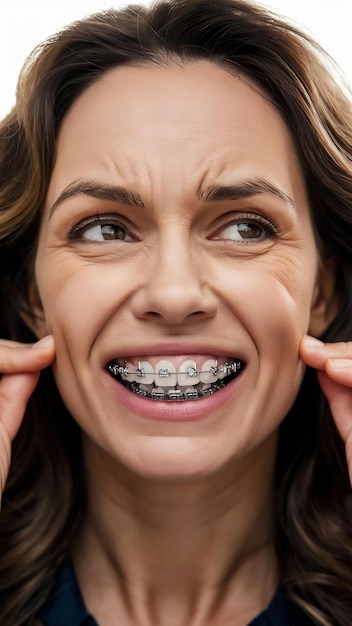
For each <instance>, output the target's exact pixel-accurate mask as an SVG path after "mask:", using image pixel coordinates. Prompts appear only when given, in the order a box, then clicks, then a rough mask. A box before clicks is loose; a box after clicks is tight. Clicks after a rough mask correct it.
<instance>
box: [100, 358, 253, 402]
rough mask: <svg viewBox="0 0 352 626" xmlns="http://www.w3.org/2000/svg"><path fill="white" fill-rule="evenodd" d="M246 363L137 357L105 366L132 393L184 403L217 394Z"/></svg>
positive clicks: (230, 359) (225, 360)
mask: <svg viewBox="0 0 352 626" xmlns="http://www.w3.org/2000/svg"><path fill="white" fill-rule="evenodd" d="M244 367H245V364H244V362H243V361H242V360H240V359H237V358H233V357H228V358H224V357H221V358H218V359H217V358H213V357H205V356H204V355H202V356H201V357H198V358H189V357H188V358H185V357H176V359H173V360H170V359H168V358H164V357H162V358H159V359H155V358H153V359H152V358H150V359H147V358H146V357H140V358H139V359H133V360H130V359H128V358H122V359H118V360H113V361H110V362H109V363H108V364H107V366H106V369H107V371H108V372H109V374H110V375H111V376H112V377H113V378H114V379H116V380H118V381H119V382H120V383H121V384H122V385H124V387H126V388H127V389H128V390H129V391H131V393H134V394H136V395H137V396H140V397H142V398H146V399H149V400H151V401H155V402H160V401H163V402H165V401H166V402H185V401H194V400H200V399H202V398H205V397H208V396H211V395H213V394H216V393H217V392H218V391H221V389H223V388H224V387H226V385H228V384H229V383H230V382H231V381H232V380H233V379H234V378H236V377H237V376H238V375H239V374H240V372H242V370H243V368H244Z"/></svg>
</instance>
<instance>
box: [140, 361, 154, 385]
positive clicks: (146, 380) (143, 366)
mask: <svg viewBox="0 0 352 626" xmlns="http://www.w3.org/2000/svg"><path fill="white" fill-rule="evenodd" d="M138 367H139V369H140V370H142V371H143V373H144V376H143V385H151V384H152V383H153V382H154V369H153V366H152V365H151V364H150V363H149V362H148V361H140V362H139V364H138Z"/></svg>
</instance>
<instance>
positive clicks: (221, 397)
mask: <svg viewBox="0 0 352 626" xmlns="http://www.w3.org/2000/svg"><path fill="white" fill-rule="evenodd" d="M169 354H170V353H169ZM131 356H132V355H131ZM246 371H247V368H246V367H245V368H244V369H243V371H241V372H240V373H239V374H238V376H236V378H234V379H233V380H232V381H231V382H229V383H228V384H227V385H226V386H225V387H223V388H222V389H220V390H219V391H217V392H216V393H214V394H213V395H212V396H206V397H204V398H200V399H198V400H189V401H184V402H177V401H176V402H164V401H158V400H150V399H145V398H142V397H140V396H138V395H137V394H135V393H132V392H131V391H129V390H128V389H127V388H126V387H125V386H124V385H122V384H121V383H120V382H119V381H118V380H117V379H114V378H113V377H112V376H111V375H110V374H109V373H108V372H105V374H106V379H107V383H108V384H109V386H110V388H111V389H112V391H113V393H114V394H115V395H116V396H117V398H118V400H119V401H120V402H121V403H122V404H123V405H124V406H125V407H126V409H128V410H129V411H131V412H133V413H135V414H137V415H139V416H140V417H142V418H144V419H147V420H154V421H163V422H195V421H199V420H202V419H205V418H207V417H209V416H210V415H211V414H212V413H213V412H214V411H216V410H219V409H221V408H222V407H223V406H224V405H226V404H227V403H228V402H229V400H230V399H231V398H232V397H233V395H234V394H235V393H236V391H237V389H238V387H239V386H240V385H241V383H242V380H243V378H244V376H245V375H246V374H245V373H246Z"/></svg>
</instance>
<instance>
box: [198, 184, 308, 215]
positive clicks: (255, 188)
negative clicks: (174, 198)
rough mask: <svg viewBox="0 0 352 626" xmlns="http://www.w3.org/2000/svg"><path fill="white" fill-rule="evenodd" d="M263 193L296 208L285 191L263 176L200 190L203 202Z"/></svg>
mask: <svg viewBox="0 0 352 626" xmlns="http://www.w3.org/2000/svg"><path fill="white" fill-rule="evenodd" d="M265 193H269V194H271V195H273V196H276V197H277V198H280V199H281V200H284V201H285V202H286V203H287V204H289V206H290V207H291V208H292V209H296V205H295V203H294V201H293V199H292V198H290V196H289V195H288V194H287V193H285V192H284V191H282V190H281V189H279V188H278V187H276V186H275V185H273V184H272V183H270V182H269V181H268V180H266V179H264V178H251V179H247V180H244V181H241V182H240V183H238V184H236V185H227V186H225V185H220V186H217V185H215V186H213V187H209V189H206V190H204V191H202V192H201V194H200V196H201V199H202V200H204V202H221V201H223V200H240V199H241V198H249V197H251V196H258V195H260V194H265Z"/></svg>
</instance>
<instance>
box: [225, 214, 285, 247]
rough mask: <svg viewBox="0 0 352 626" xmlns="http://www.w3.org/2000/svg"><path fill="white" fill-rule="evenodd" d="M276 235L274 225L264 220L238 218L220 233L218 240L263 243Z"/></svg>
mask: <svg viewBox="0 0 352 626" xmlns="http://www.w3.org/2000/svg"><path fill="white" fill-rule="evenodd" d="M275 234H276V230H275V228H274V227H273V225H272V224H271V223H270V222H268V221H267V220H265V219H264V218H260V219H256V218H252V219H251V220H244V219H243V218H242V219H239V218H237V220H236V221H233V222H231V223H230V224H227V225H226V226H225V227H224V228H222V229H221V230H219V231H218V233H217V235H216V239H226V240H227V241H238V242H243V241H263V240H265V239H269V238H270V237H273V236H274V235H275Z"/></svg>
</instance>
